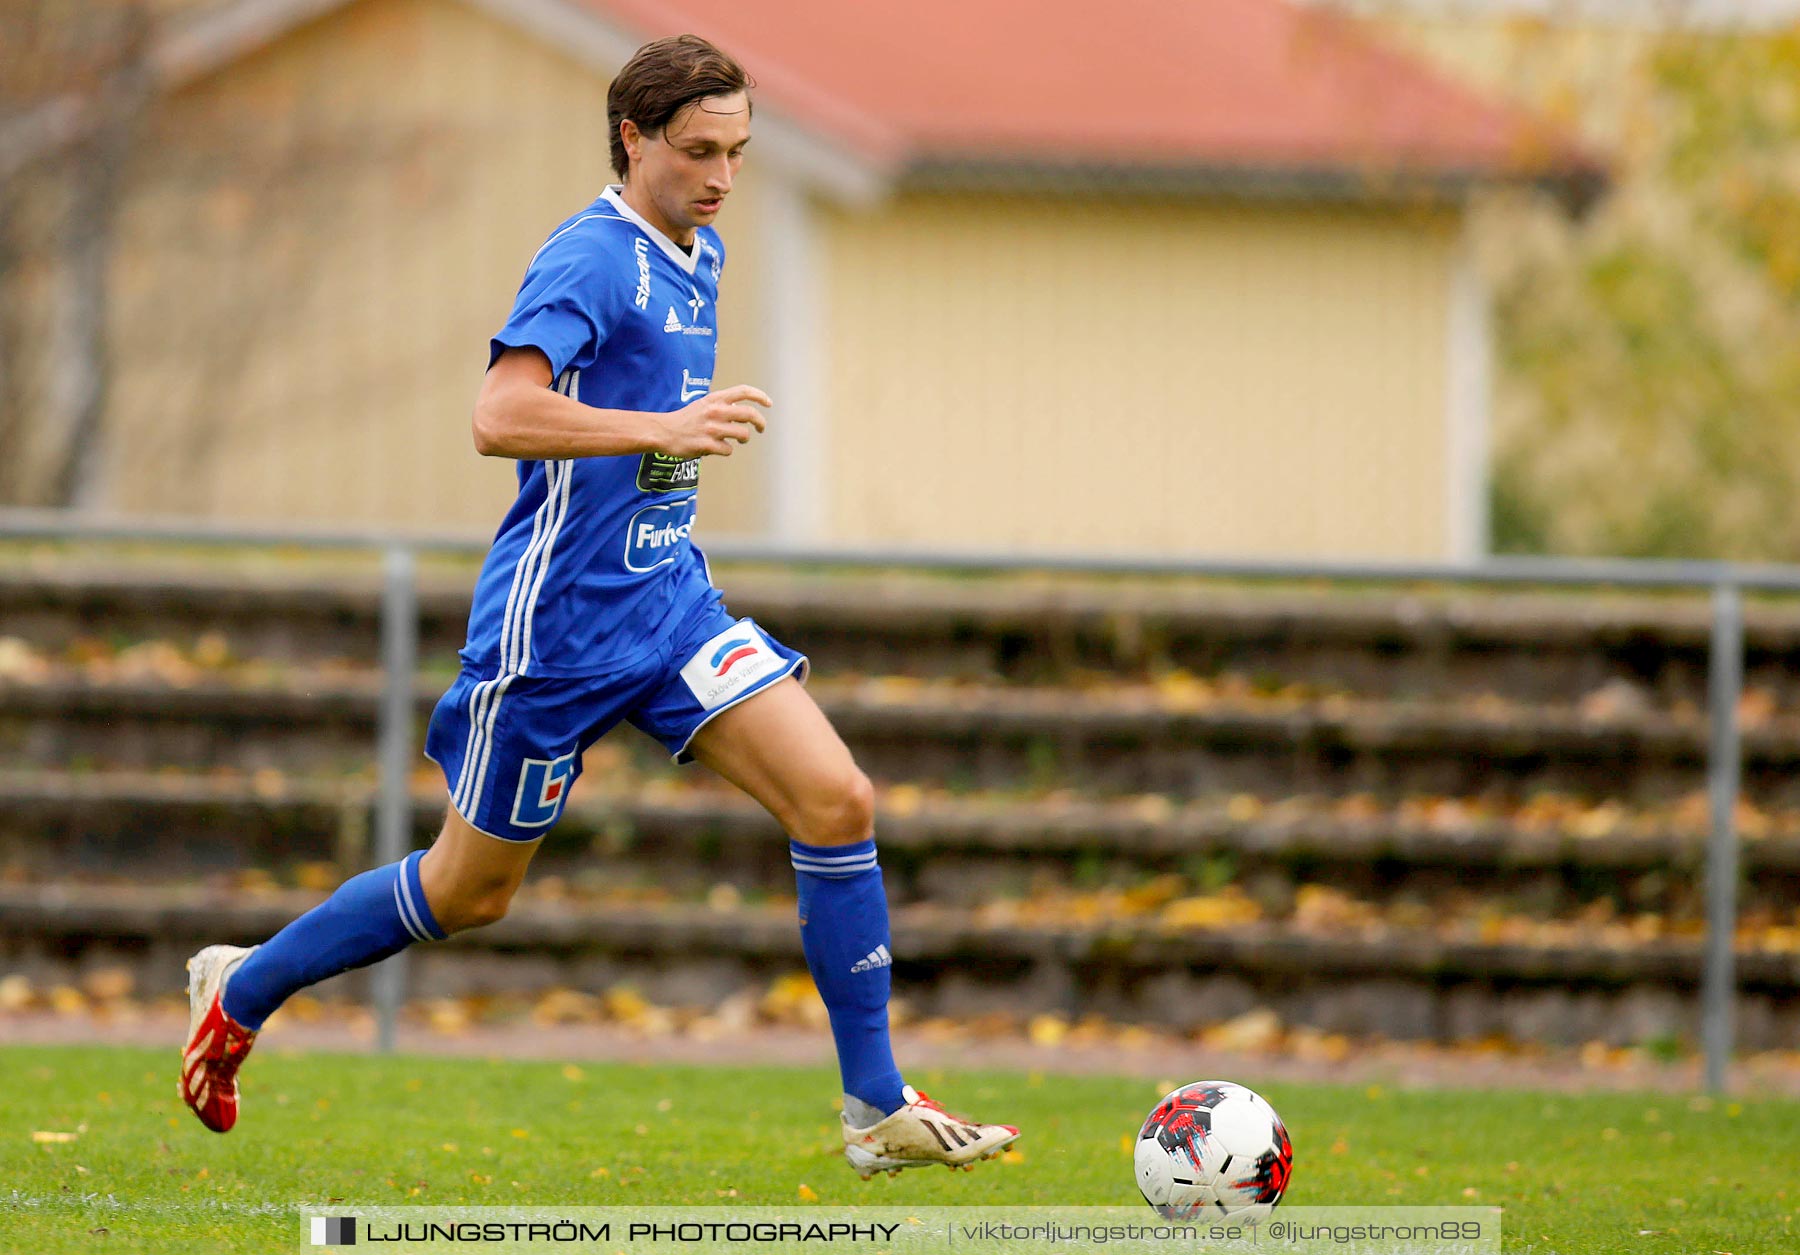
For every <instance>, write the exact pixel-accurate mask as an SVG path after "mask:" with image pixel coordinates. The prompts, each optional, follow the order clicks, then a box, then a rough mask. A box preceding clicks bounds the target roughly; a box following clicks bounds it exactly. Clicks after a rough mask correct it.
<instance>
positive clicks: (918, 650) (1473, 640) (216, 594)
mask: <svg viewBox="0 0 1800 1255" xmlns="http://www.w3.org/2000/svg"><path fill="white" fill-rule="evenodd" d="M472 581H473V576H472V575H469V574H465V575H459V576H457V577H455V578H454V579H449V580H446V579H444V578H441V577H439V578H434V579H431V580H428V581H427V582H426V583H424V584H423V585H422V587H421V596H420V610H421V615H422V635H423V645H424V648H425V651H426V653H427V654H428V655H431V654H442V655H447V654H449V653H451V652H453V651H454V650H455V649H456V647H457V646H458V645H460V644H461V642H462V633H463V628H464V624H465V621H466V618H467V613H468V601H469V589H470V586H471V584H472ZM720 582H721V584H722V585H723V586H724V587H725V589H726V590H727V594H728V600H729V604H730V605H731V607H732V609H733V610H734V612H736V613H739V614H752V615H755V616H756V617H757V618H758V619H759V620H761V621H763V622H764V623H765V624H766V625H767V626H769V627H770V628H771V630H774V631H776V632H777V633H778V634H781V635H785V636H789V637H791V638H792V640H791V643H792V644H794V645H795V646H796V647H799V648H803V649H806V650H807V651H809V652H811V653H812V654H814V655H815V657H816V658H817V660H818V661H819V662H820V664H821V665H822V666H823V667H826V668H831V669H854V670H859V671H865V672H876V671H888V670H902V671H912V672H915V673H924V674H950V675H963V676H971V677H1003V678H1008V679H1014V680H1027V681H1043V680H1046V679H1054V678H1056V677H1057V676H1059V675H1061V674H1065V673H1067V672H1069V671H1071V670H1080V669H1099V670H1105V671H1113V672H1122V673H1132V674H1136V673H1142V672H1144V671H1145V670H1146V669H1155V668H1158V667H1168V666H1179V667H1185V668H1188V669H1190V670H1193V671H1196V672H1197V673H1200V674H1214V673H1218V672H1221V671H1238V672H1241V673H1244V674H1264V675H1271V676H1276V677H1280V678H1281V679H1282V680H1284V681H1286V682H1299V683H1315V684H1324V685H1329V686H1333V687H1340V688H1344V689H1348V690H1351V691H1357V692H1368V693H1371V694H1382V693H1392V692H1406V691H1420V690H1422V689H1425V688H1430V687H1436V688H1440V689H1446V688H1447V689H1453V690H1456V691H1466V692H1483V691H1490V690H1492V691H1501V692H1507V693H1510V694H1512V695H1514V696H1517V697H1520V698H1522V699H1534V700H1537V699H1554V698H1559V697H1561V698H1566V697H1567V696H1568V695H1569V694H1571V693H1581V692H1587V691H1591V690H1593V689H1595V688H1598V687H1600V686H1602V685H1604V684H1606V683H1608V682H1610V681H1625V682H1628V683H1631V684H1634V685H1639V686H1642V687H1643V688H1644V689H1645V691H1646V692H1647V693H1648V694H1649V695H1650V696H1651V697H1653V698H1655V699H1657V700H1663V701H1673V700H1677V699H1683V700H1689V701H1698V700H1700V698H1701V696H1702V694H1703V692H1704V680H1705V671H1706V643H1707V634H1708V630H1709V624H1710V619H1709V615H1708V610H1707V606H1706V604H1705V602H1704V599H1700V598H1694V597H1687V598H1682V597H1668V596H1664V597H1655V596H1635V597H1626V596H1617V595H1615V596H1594V595H1588V596H1580V597H1578V596H1573V595H1568V594H1544V593H1531V592H1519V591H1509V592H1467V591H1455V592H1448V593H1441V592H1433V593H1419V592H1415V591H1410V590H1377V591H1371V590H1368V589H1338V590H1332V591H1317V590H1312V589H1298V590H1296V589H1294V588H1291V587H1278V588H1266V587H1255V586H1245V585H1241V584H1239V585H1233V584H1226V583H1221V582H1217V581H1214V582H1211V583H1202V582H1198V581H1182V580H1176V579H1162V580H1144V579H1135V580H1134V579H1110V580H1109V579H1096V578H1085V579H1082V578H1073V577H1047V576H1032V575H1028V574H1018V575H1007V576H988V577H982V578H978V579H977V578H968V577H963V578H945V577H933V576H929V575H923V574H899V573H885V574H883V573H875V574H867V573H838V574H832V575H820V574H816V573H803V572H792V571H774V570H771V569H769V568H745V567H724V566H722V567H721V571H720ZM379 604H380V594H379V584H378V581H377V580H376V579H374V578H373V577H372V576H371V575H361V576H358V575H349V576H343V577H336V578H324V577H320V576H309V577H299V578H296V577H280V576H269V575H267V574H259V575H254V576H247V575H244V574H242V573H216V572H215V573H207V572H204V571H200V570H194V569H188V570H182V571H168V570H162V571H158V570H156V569H152V568H127V567H116V568H104V569H96V568H93V567H89V566H72V567H63V568H58V569H51V570H31V569H25V570H21V569H16V568H15V569H11V570H0V624H3V625H4V628H3V632H4V634H6V635H13V636H18V637H21V638H23V639H25V640H27V641H31V642H34V643H36V644H38V645H40V646H43V647H47V648H48V647H54V648H60V647H61V646H63V645H64V644H66V643H67V642H68V641H69V640H70V639H71V638H72V637H74V636H78V635H81V634H91V635H95V636H99V637H103V638H107V639H117V638H121V637H124V638H133V637H135V638H153V637H164V638H168V639H171V640H174V641H177V642H187V643H191V642H192V641H194V640H195V639H197V638H198V637H200V636H201V635H203V634H205V633H209V632H211V633H218V634H220V635H221V636H222V637H223V638H224V639H225V640H226V642H227V643H228V645H229V647H230V650H231V652H232V653H233V654H234V655H237V656H257V657H269V658H279V659H286V660H306V659H317V658H322V657H333V658H337V657H341V658H347V659H354V660H361V661H363V662H364V663H368V662H372V661H373V659H374V658H375V656H376V642H377V640H378V632H377V613H378V609H379ZM1747 647H1748V651H1749V657H1748V660H1747V661H1748V670H1749V681H1750V683H1751V684H1752V685H1753V686H1755V685H1761V686H1765V687H1768V688H1769V689H1770V691H1772V692H1775V693H1777V694H1778V695H1779V696H1780V698H1781V700H1782V701H1783V704H1786V703H1787V702H1788V701H1789V700H1790V699H1800V682H1797V681H1796V668H1795V666H1794V663H1795V662H1796V660H1797V659H1800V611H1796V610H1794V609H1792V608H1790V607H1787V606H1783V605H1779V604H1771V605H1767V606H1761V605H1753V606H1752V607H1751V608H1750V610H1749V612H1748V615H1747Z"/></svg>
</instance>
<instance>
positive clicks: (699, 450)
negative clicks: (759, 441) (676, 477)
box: [658, 384, 773, 458]
mask: <svg viewBox="0 0 1800 1255" xmlns="http://www.w3.org/2000/svg"><path fill="white" fill-rule="evenodd" d="M771 404H773V402H771V401H770V400H769V397H768V394H767V393H765V392H764V391H763V390H762V389H761V388H752V387H751V386H750V385H749V384H738V385H737V386H736V387H733V388H724V389H721V390H720V391H718V392H709V393H707V394H706V395H705V396H703V397H701V398H700V399H699V400H698V401H694V402H691V403H689V404H688V405H685V406H683V407H682V408H681V409H679V410H676V411H675V412H674V413H673V414H665V415H663V426H664V428H665V429H666V432H667V434H666V436H665V437H664V440H663V443H662V444H661V445H660V446H659V447H658V452H661V453H666V454H668V455H669V456H670V457H674V458H697V457H705V456H707V455H708V454H711V455H715V456H717V457H730V456H731V451H732V449H733V448H735V447H736V446H737V445H741V444H748V443H749V441H750V437H751V436H753V435H755V434H756V433H757V432H759V431H762V430H764V429H765V428H766V427H767V426H768V420H767V419H766V418H764V417H763V412H762V411H763V410H764V409H767V408H768V407H769V406H770V405H771ZM759 406H760V407H762V408H761V409H759V408H757V407H759Z"/></svg>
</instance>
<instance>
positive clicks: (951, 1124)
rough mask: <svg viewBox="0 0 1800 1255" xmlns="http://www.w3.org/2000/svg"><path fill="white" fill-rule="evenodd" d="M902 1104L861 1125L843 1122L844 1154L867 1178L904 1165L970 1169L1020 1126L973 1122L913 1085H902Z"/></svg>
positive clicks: (1008, 1140)
mask: <svg viewBox="0 0 1800 1255" xmlns="http://www.w3.org/2000/svg"><path fill="white" fill-rule="evenodd" d="M900 1092H901V1095H902V1096H903V1097H904V1098H905V1099H906V1105H905V1106H904V1107H902V1108H900V1110H898V1111H896V1112H894V1113H893V1114H892V1115H890V1116H888V1117H886V1118H885V1119H883V1120H882V1121H880V1122H879V1123H877V1124H874V1125H872V1126H870V1127H869V1128H866V1129H859V1128H854V1127H852V1125H851V1123H850V1117H849V1116H843V1117H841V1118H842V1120H843V1125H844V1158H845V1159H846V1160H848V1161H849V1164H850V1166H851V1167H852V1168H854V1169H856V1172H857V1175H858V1176H860V1177H862V1179H863V1180H865V1181H867V1180H868V1179H869V1178H870V1177H873V1176H874V1175H875V1174H876V1173H877V1172H886V1173H887V1174H888V1175H889V1176H898V1175H899V1174H900V1170H901V1169H903V1168H923V1167H926V1166H928V1165H930V1164H943V1165H944V1166H945V1167H947V1168H965V1169H968V1170H970V1171H973V1170H974V1167H975V1163H976V1161H977V1160H980V1159H991V1158H993V1157H994V1156H995V1155H998V1154H999V1153H1000V1152H1001V1151H1003V1150H1005V1149H1006V1148H1007V1147H1008V1146H1010V1145H1011V1144H1012V1143H1013V1142H1014V1141H1015V1140H1017V1138H1018V1136H1019V1130H1017V1129H1015V1128H1014V1127H1013V1126H1012V1125H1010V1124H977V1123H976V1122H975V1121H973V1120H965V1119H964V1118H963V1117H962V1116H954V1115H951V1114H950V1113H949V1112H947V1111H945V1110H944V1109H943V1108H942V1107H940V1106H938V1104H937V1103H935V1102H933V1101H932V1100H931V1099H930V1098H929V1097H927V1096H926V1095H924V1094H921V1093H920V1092H919V1091H918V1090H916V1089H914V1088H913V1087H912V1086H910V1085H907V1086H904V1087H902V1089H901V1091H900Z"/></svg>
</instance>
